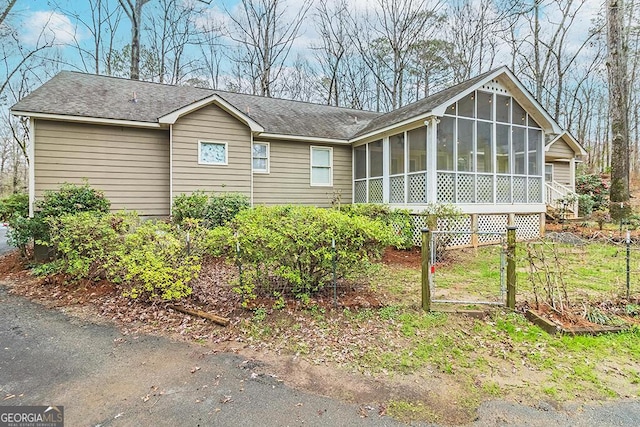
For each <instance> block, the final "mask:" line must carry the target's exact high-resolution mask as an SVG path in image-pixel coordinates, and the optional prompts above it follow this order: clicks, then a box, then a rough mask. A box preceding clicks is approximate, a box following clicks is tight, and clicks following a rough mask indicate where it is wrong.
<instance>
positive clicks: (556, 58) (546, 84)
mask: <svg viewBox="0 0 640 427" xmlns="http://www.w3.org/2000/svg"><path fill="white" fill-rule="evenodd" d="M587 2H588V0H534V1H533V4H532V5H531V6H529V5H528V4H523V6H524V7H523V8H522V9H521V10H520V11H519V12H518V17H519V19H520V21H521V22H522V23H523V24H524V26H525V27H528V32H526V29H525V28H524V27H520V28H518V29H517V30H516V31H515V32H514V33H513V34H515V35H516V37H515V38H514V39H513V41H514V42H516V43H517V45H512V52H513V55H514V58H515V61H516V63H515V64H516V71H517V72H519V73H520V74H521V75H522V76H523V78H524V79H526V80H528V82H529V84H530V86H532V92H533V94H534V96H535V97H536V99H537V100H538V101H540V102H542V104H543V105H544V106H545V107H546V108H547V109H548V110H549V111H550V112H551V113H552V115H553V116H554V117H556V118H558V117H559V116H560V115H561V113H562V112H563V104H564V103H566V102H568V101H569V100H568V99H566V97H565V95H566V93H565V89H566V88H565V84H566V82H567V78H568V76H570V75H571V74H573V73H575V72H577V71H578V70H577V69H576V64H578V63H579V62H580V61H581V60H583V56H584V53H585V50H587V49H588V48H589V47H590V46H591V45H592V43H591V42H592V40H593V39H594V37H595V36H596V35H597V34H598V33H599V32H600V29H599V28H593V29H592V30H591V31H590V32H589V34H588V36H587V37H585V38H584V39H582V40H580V41H579V42H578V43H577V44H574V43H569V41H570V37H571V35H572V32H573V29H574V25H575V24H576V23H580V22H578V21H577V19H578V17H579V16H580V12H581V10H582V9H583V8H584V7H585V5H587ZM518 33H524V34H525V36H524V37H517V34H518ZM516 40H517V41H516Z"/></svg>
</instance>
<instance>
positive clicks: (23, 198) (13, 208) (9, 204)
mask: <svg viewBox="0 0 640 427" xmlns="http://www.w3.org/2000/svg"><path fill="white" fill-rule="evenodd" d="M18 216H22V217H27V216H29V195H28V194H25V193H15V194H12V195H10V196H7V197H5V198H3V199H0V222H8V221H9V220H10V219H11V218H14V217H18Z"/></svg>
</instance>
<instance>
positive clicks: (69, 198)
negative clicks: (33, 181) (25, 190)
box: [37, 182, 111, 217]
mask: <svg viewBox="0 0 640 427" xmlns="http://www.w3.org/2000/svg"><path fill="white" fill-rule="evenodd" d="M110 207H111V202H110V201H109V200H108V199H107V198H106V197H105V195H104V193H103V192H102V191H100V190H96V189H95V188H92V187H91V186H90V185H89V184H88V183H86V182H85V183H84V184H81V185H77V184H69V183H65V184H62V185H61V186H60V188H59V189H58V190H47V191H45V192H44V195H43V197H42V201H40V202H38V203H37V210H39V211H40V212H41V213H42V215H43V216H45V217H51V216H53V217H57V216H62V215H64V214H72V213H77V212H101V213H107V212H109V208H110Z"/></svg>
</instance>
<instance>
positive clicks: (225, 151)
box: [198, 140, 229, 166]
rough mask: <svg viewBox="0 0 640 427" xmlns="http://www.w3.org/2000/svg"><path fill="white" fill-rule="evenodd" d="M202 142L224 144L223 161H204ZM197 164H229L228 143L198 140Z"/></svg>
mask: <svg viewBox="0 0 640 427" xmlns="http://www.w3.org/2000/svg"><path fill="white" fill-rule="evenodd" d="M202 144H215V145H224V162H218V163H212V162H205V161H204V160H203V159H202ZM198 164H199V165H206V166H227V165H228V164H229V143H227V142H223V141H207V140H198Z"/></svg>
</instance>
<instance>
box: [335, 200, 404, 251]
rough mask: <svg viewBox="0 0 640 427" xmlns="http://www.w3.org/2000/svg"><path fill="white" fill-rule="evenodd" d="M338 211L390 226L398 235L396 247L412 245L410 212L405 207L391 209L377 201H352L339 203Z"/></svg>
mask: <svg viewBox="0 0 640 427" xmlns="http://www.w3.org/2000/svg"><path fill="white" fill-rule="evenodd" d="M340 211H341V212H344V213H346V214H347V215H349V216H354V215H361V216H365V217H367V218H371V219H376V220H379V221H382V222H383V223H385V224H387V225H390V226H392V227H393V229H394V231H395V232H396V234H397V235H398V236H399V240H398V244H397V245H396V247H397V249H411V248H412V247H413V246H414V244H413V224H412V221H411V213H410V212H409V211H408V210H406V209H391V208H390V207H389V206H387V205H382V204H377V203H354V204H351V205H341V206H340Z"/></svg>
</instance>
